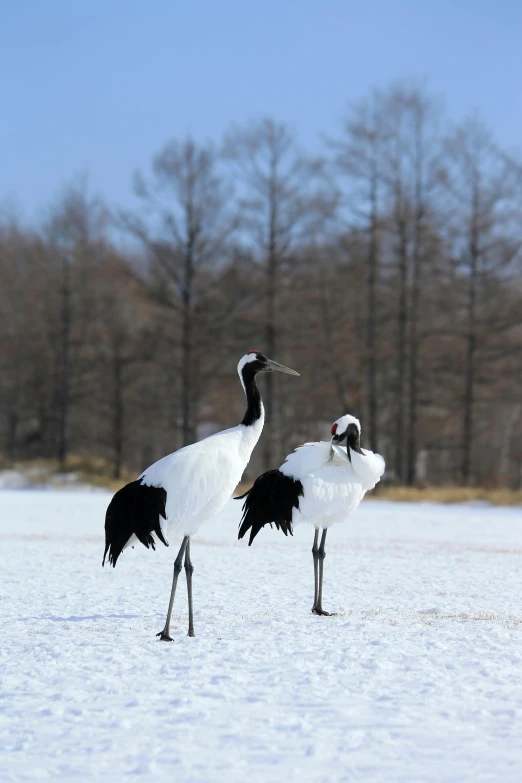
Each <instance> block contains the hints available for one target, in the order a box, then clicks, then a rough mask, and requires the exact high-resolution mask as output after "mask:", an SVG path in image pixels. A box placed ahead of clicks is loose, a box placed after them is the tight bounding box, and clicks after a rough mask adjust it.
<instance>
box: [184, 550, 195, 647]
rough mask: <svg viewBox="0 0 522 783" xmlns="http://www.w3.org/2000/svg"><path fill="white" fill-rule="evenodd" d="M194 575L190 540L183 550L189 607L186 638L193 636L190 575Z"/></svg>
mask: <svg viewBox="0 0 522 783" xmlns="http://www.w3.org/2000/svg"><path fill="white" fill-rule="evenodd" d="M193 573H194V566H193V565H192V560H191V559H190V538H189V539H188V541H187V548H186V549H185V574H186V575H187V595H188V606H189V629H188V634H187V635H188V636H195V635H196V634H195V633H194V610H193V608H192V574H193Z"/></svg>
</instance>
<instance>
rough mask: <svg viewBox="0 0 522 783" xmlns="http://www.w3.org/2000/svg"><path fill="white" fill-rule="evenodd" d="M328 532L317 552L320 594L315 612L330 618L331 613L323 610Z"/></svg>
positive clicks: (324, 532) (324, 534) (324, 531)
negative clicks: (325, 547)
mask: <svg viewBox="0 0 522 783" xmlns="http://www.w3.org/2000/svg"><path fill="white" fill-rule="evenodd" d="M326 532H327V531H326V529H325V530H323V535H322V536H321V543H320V544H319V550H318V552H317V560H318V561H319V592H318V595H317V603H316V605H315V609H314V610H313V611H314V612H315V614H321V615H325V616H326V617H329V616H330V612H325V611H324V609H323V565H324V559H325V557H326V553H325V551H324V542H325V541H326Z"/></svg>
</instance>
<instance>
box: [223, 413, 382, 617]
mask: <svg viewBox="0 0 522 783" xmlns="http://www.w3.org/2000/svg"><path fill="white" fill-rule="evenodd" d="M360 438H361V425H360V422H359V420H358V419H356V418H355V417H354V416H349V415H346V416H341V418H340V419H337V421H335V422H334V423H333V425H332V438H331V440H330V441H329V442H328V441H320V442H318V443H305V444H304V445H303V446H300V447H299V448H297V449H296V450H295V451H293V452H292V453H291V454H289V455H288V457H287V458H286V460H285V462H284V463H283V464H282V465H281V467H280V468H279V470H269V471H267V472H266V473H263V474H262V475H261V476H259V477H258V478H257V479H256V481H255V482H254V485H253V486H252V488H251V489H249V490H248V492H246V493H245V494H244V495H240V497H239V498H237V500H241V499H245V502H244V504H243V516H242V519H241V523H240V527H239V534H238V538H243V536H244V535H245V534H246V533H247V532H248V531H250V540H249V542H248V544H249V546H250V545H251V544H252V541H253V540H254V538H255V537H256V536H257V534H258V533H259V531H260V530H261V528H263V527H264V526H265V525H272V523H274V524H275V525H276V527H277V529H278V530H282V531H283V533H284V534H285V536H286V535H288V533H290V534H291V535H292V534H293V530H294V527H295V526H296V525H299V524H301V523H303V522H308V524H310V525H313V526H314V528H315V536H314V543H313V547H312V554H313V559H314V585H315V590H314V603H313V606H312V612H314V614H318V615H329V612H325V610H324V609H323V564H324V559H325V557H326V555H325V551H324V547H325V541H326V533H327V531H328V529H329V528H330V527H331V526H332V525H335V524H338V523H339V522H343V521H344V520H345V519H347V517H349V516H350V514H353V512H354V511H355V510H356V509H357V507H358V505H359V503H360V502H361V500H362V499H363V497H364V495H365V493H366V492H367V491H368V490H369V489H373V488H374V487H375V485H376V484H377V482H378V481H379V479H380V478H381V476H382V474H383V473H384V467H385V466H384V460H383V458H382V457H381V456H380V455H379V454H374V453H373V452H372V451H367V450H366V449H362V448H361V441H360ZM344 441H346V446H342V445H341V444H342V443H343V442H344ZM321 528H322V534H321V541H320V542H319V530H320V529H321Z"/></svg>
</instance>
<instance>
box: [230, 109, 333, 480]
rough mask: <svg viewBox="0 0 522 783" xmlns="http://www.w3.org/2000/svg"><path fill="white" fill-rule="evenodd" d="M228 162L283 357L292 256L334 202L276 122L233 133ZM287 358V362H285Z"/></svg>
mask: <svg viewBox="0 0 522 783" xmlns="http://www.w3.org/2000/svg"><path fill="white" fill-rule="evenodd" d="M223 152H224V156H225V158H226V159H227V160H228V161H229V162H231V163H232V164H234V170H235V174H236V177H237V178H238V192H239V205H240V210H241V216H242V228H243V231H244V232H245V233H246V235H247V236H248V238H249V241H250V243H251V244H252V245H253V247H255V248H256V250H257V253H258V258H259V261H260V262H261V264H262V265H263V269H264V286H263V291H262V294H263V298H264V316H263V321H264V345H263V350H264V351H266V353H267V354H268V355H269V356H276V355H278V351H279V344H280V341H279V339H278V335H279V334H280V333H281V330H282V327H283V323H282V320H281V318H280V314H279V298H280V297H279V292H280V290H281V286H282V283H283V281H282V275H284V274H286V272H287V263H288V262H289V259H290V255H291V251H292V250H293V249H294V248H295V247H296V246H298V245H299V244H300V243H302V242H303V241H304V239H305V238H306V237H308V236H309V235H310V233H311V232H314V231H317V230H318V228H319V227H322V225H323V222H324V220H325V216H326V215H327V214H328V211H329V210H330V209H331V205H332V202H331V198H329V197H328V196H326V194H325V193H324V191H321V188H318V182H317V180H318V176H319V175H320V174H321V172H322V168H321V164H320V162H318V161H311V160H309V159H307V158H305V157H304V155H303V154H302V153H301V152H300V150H299V149H298V147H297V144H296V141H295V139H294V137H293V135H292V134H291V132H290V130H289V129H288V128H287V127H286V126H285V125H283V124H281V123H277V122H275V121H274V120H272V119H263V120H260V121H257V122H252V123H249V124H248V125H246V126H245V127H243V128H234V129H232V130H231V131H230V132H229V133H228V135H227V136H226V138H225V142H224V147H223ZM283 358H284V357H283ZM278 388H279V387H278V381H277V379H274V378H273V377H272V375H269V376H268V378H267V379H266V390H265V399H266V409H267V411H266V416H267V427H266V434H265V436H264V438H263V449H264V465H265V467H269V466H271V465H272V464H273V460H274V456H275V453H274V452H275V437H276V435H275V430H276V429H277V428H278V427H277V425H276V426H275V422H277V418H278V416H279V415H280V411H279V408H280V406H279V396H278V394H277V391H278Z"/></svg>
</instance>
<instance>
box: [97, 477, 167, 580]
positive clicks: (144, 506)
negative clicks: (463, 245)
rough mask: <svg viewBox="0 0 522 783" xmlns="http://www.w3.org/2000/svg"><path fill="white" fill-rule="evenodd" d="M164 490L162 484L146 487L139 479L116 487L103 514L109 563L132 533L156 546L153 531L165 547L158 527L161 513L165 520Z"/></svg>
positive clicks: (113, 559) (104, 554)
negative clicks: (116, 489) (160, 485)
mask: <svg viewBox="0 0 522 783" xmlns="http://www.w3.org/2000/svg"><path fill="white" fill-rule="evenodd" d="M166 502H167V493H166V491H165V490H164V489H163V487H147V486H145V485H144V484H142V483H141V481H139V480H138V481H132V482H131V483H130V484H127V485H126V486H125V487H122V489H120V490H118V492H116V494H115V495H114V497H113V499H112V500H111V502H110V503H109V507H108V509H107V513H106V515H105V552H104V553H103V561H102V565H105V558H106V556H107V553H108V555H109V563H111V565H112V566H115V565H116V561H117V560H118V558H119V556H120V555H121V552H122V549H123V547H124V546H125V544H126V543H127V541H128V540H129V538H130V537H131V536H132V534H134V535H135V536H136V537H137V538H138V539H139V541H141V543H142V544H143V545H144V546H146V547H147V549H148V548H149V547H152V549H155V541H154V537H153V535H152V534H153V533H154V534H155V535H156V536H157V537H158V538H159V540H160V541H161V542H162V543H163V544H165V546H168V542H167V541H166V540H165V538H164V536H163V533H162V531H161V527H160V516H161V517H163V519H166V514H165V504H166Z"/></svg>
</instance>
